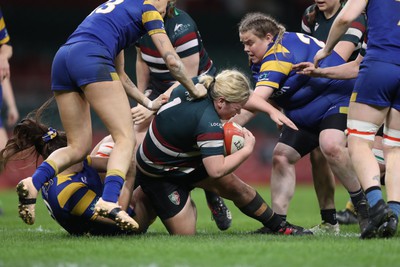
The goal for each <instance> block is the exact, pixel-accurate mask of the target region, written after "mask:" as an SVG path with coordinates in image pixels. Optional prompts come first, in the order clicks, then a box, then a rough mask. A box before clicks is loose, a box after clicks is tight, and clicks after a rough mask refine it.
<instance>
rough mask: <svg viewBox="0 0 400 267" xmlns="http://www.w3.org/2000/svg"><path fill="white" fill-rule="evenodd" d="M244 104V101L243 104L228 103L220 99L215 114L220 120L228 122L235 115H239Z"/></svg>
mask: <svg viewBox="0 0 400 267" xmlns="http://www.w3.org/2000/svg"><path fill="white" fill-rule="evenodd" d="M244 104H246V101H243V102H229V101H226V100H225V99H221V100H220V101H219V103H218V104H217V105H218V108H217V113H218V115H219V117H220V118H221V120H224V121H225V120H229V119H231V118H233V117H234V116H235V115H236V114H240V110H241V109H242V107H243V105H244Z"/></svg>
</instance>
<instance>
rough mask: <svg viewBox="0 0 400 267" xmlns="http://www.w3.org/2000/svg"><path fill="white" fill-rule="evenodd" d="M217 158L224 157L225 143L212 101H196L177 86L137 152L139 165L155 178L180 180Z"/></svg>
mask: <svg viewBox="0 0 400 267" xmlns="http://www.w3.org/2000/svg"><path fill="white" fill-rule="evenodd" d="M195 80H196V79H195ZM214 155H224V142H223V131H222V124H221V120H220V118H219V116H218V114H217V112H216V110H215V108H214V103H213V101H212V100H211V99H210V98H202V99H198V100H193V99H192V98H191V97H190V95H189V93H188V91H187V90H186V89H185V88H184V87H183V86H182V85H180V86H178V87H177V88H176V89H174V91H173V92H172V94H171V97H170V101H169V102H168V103H167V104H165V105H164V106H162V107H161V108H160V110H159V111H158V112H157V115H156V116H155V118H154V119H153V121H152V123H151V125H150V127H149V130H148V132H147V134H146V137H145V139H144V141H143V143H142V144H141V145H140V147H139V149H138V152H137V163H138V165H139V166H140V167H141V168H142V169H143V170H145V171H146V172H148V173H150V174H153V175H154V176H163V177H181V176H186V175H187V174H190V173H192V172H193V171H194V170H196V169H197V168H199V167H202V166H203V163H202V159H203V158H205V157H209V156H214ZM204 178H205V177H204Z"/></svg>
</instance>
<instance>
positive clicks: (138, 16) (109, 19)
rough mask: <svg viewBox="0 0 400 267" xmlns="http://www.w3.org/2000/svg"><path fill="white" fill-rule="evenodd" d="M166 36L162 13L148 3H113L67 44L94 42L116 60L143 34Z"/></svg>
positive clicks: (102, 8)
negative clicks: (164, 34)
mask: <svg viewBox="0 0 400 267" xmlns="http://www.w3.org/2000/svg"><path fill="white" fill-rule="evenodd" d="M160 32H163V33H165V30H164V23H163V19H162V17H161V15H160V13H159V12H158V11H157V9H156V8H155V7H154V6H153V5H152V4H151V3H150V2H148V1H143V0H110V1H108V2H105V3H103V4H101V5H100V6H99V7H97V8H96V9H95V10H94V11H93V12H92V13H90V14H89V15H88V16H87V17H86V18H85V20H84V21H83V22H82V23H81V24H80V25H79V26H78V28H77V29H76V30H75V32H73V33H72V35H71V36H70V37H69V38H68V40H67V44H71V43H76V42H81V41H93V42H97V43H100V44H102V45H104V46H106V48H107V50H109V52H110V54H111V55H112V57H113V58H115V57H116V55H117V54H118V53H119V52H120V51H121V50H122V49H125V48H127V47H129V46H130V45H132V44H134V43H135V42H136V41H137V40H138V39H139V38H140V37H141V36H142V35H144V34H145V33H149V35H152V34H155V33H160Z"/></svg>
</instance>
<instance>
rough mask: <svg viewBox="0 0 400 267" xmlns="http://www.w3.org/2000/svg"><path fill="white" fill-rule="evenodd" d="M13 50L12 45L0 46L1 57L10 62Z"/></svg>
mask: <svg viewBox="0 0 400 267" xmlns="http://www.w3.org/2000/svg"><path fill="white" fill-rule="evenodd" d="M12 54H13V48H12V46H11V45H8V44H3V45H1V46H0V57H4V58H5V59H7V60H9V59H10V58H11V57H12Z"/></svg>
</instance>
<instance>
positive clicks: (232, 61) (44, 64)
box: [0, 0, 314, 187]
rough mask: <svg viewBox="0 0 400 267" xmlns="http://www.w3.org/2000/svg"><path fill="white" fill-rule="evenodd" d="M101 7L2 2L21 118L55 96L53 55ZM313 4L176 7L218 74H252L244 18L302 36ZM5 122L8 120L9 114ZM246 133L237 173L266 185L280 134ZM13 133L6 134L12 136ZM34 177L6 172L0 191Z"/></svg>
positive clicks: (299, 0)
mask: <svg viewBox="0 0 400 267" xmlns="http://www.w3.org/2000/svg"><path fill="white" fill-rule="evenodd" d="M102 2H104V1H103V0H83V1H82V0H68V1H66V0H61V1H50V0H36V1H31V0H2V1H1V8H2V11H3V15H4V18H5V22H6V26H7V29H8V31H9V34H10V36H11V45H12V46H13V49H14V54H13V57H12V59H11V61H10V65H11V82H12V85H13V89H14V94H15V99H16V102H17V106H18V109H19V112H20V116H21V118H23V117H25V115H26V114H27V113H28V112H30V111H32V110H33V109H35V108H38V107H39V106H40V105H41V104H42V103H43V102H44V101H45V100H47V99H48V98H49V97H51V96H52V93H51V91H50V71H51V63H52V59H53V56H54V54H55V52H56V51H57V49H58V47H59V46H60V45H62V44H63V43H64V42H65V41H66V38H67V37H68V36H69V35H70V34H71V33H72V32H73V31H74V30H75V28H76V27H77V26H78V24H79V23H80V22H81V21H82V20H83V18H84V17H85V16H87V15H88V14H89V13H90V12H91V11H92V10H93V9H94V8H95V7H97V6H98V5H99V4H101V3H102ZM312 3H314V1H313V0H178V1H177V6H178V7H179V8H181V9H183V10H185V11H187V12H188V13H189V14H190V15H191V16H192V18H193V19H194V20H195V21H196V23H197V26H198V28H199V30H200V32H201V35H202V39H203V43H204V44H205V47H206V49H207V51H208V53H209V54H210V56H211V58H212V59H213V61H214V63H215V64H216V66H217V68H218V69H222V68H227V67H236V68H238V69H240V70H242V71H245V72H247V73H249V70H248V61H247V56H246V54H245V53H244V52H243V46H242V44H241V43H240V41H239V37H238V31H237V24H238V23H239V21H240V19H241V18H242V16H243V15H244V14H246V13H247V12H250V11H261V12H264V13H267V14H270V15H272V16H273V17H275V18H276V19H277V20H278V21H280V22H281V23H283V24H284V25H285V27H286V29H287V30H288V31H293V32H299V31H300V28H301V16H302V14H303V12H304V10H305V9H306V8H307V7H308V6H309V5H311V4H312ZM125 54H126V68H127V73H128V74H129V75H130V77H131V79H132V81H135V80H136V77H135V59H136V52H135V49H134V47H132V48H131V49H128V50H126V53H125ZM134 104H135V103H132V105H134ZM55 112H56V110H55ZM50 114H51V115H52V116H50V117H49V118H48V120H50V121H51V123H53V124H54V126H55V127H61V126H60V123H59V121H58V115H54V114H56V113H52V112H50ZM2 116H3V118H4V117H5V111H3V112H2ZM93 127H94V129H95V131H96V136H98V138H100V137H102V136H104V135H105V134H106V133H105V130H104V127H103V126H102V124H101V122H100V121H99V120H98V119H97V118H96V117H95V116H94V117H93ZM248 128H250V130H252V132H253V133H254V134H255V135H256V137H257V145H256V151H255V153H254V155H253V157H252V158H250V159H249V160H247V162H246V163H245V164H244V166H242V167H241V169H240V170H239V172H242V173H243V174H242V176H243V178H244V179H245V180H246V179H247V180H249V181H250V182H254V183H267V182H269V178H268V177H269V175H270V160H271V154H272V149H273V147H274V145H275V143H276V137H277V134H278V132H277V129H276V126H275V125H274V124H273V123H272V122H271V121H270V120H269V119H268V118H266V117H265V116H264V115H259V116H258V117H257V118H256V119H255V120H253V121H252V122H251V123H250V124H249V125H248ZM11 130H12V129H8V131H9V132H11ZM308 162H309V161H308V160H307V159H303V160H302V161H301V162H300V163H299V164H298V173H297V177H298V181H305V182H307V181H310V180H311V174H310V169H309V166H308V164H309V163H308ZM244 170H246V171H244ZM30 172H31V169H30V168H25V169H24V171H21V170H20V169H17V168H13V169H12V170H6V172H5V173H3V174H1V175H0V187H4V186H15V184H16V182H15V181H18V180H20V179H21V178H23V176H24V174H25V173H26V174H29V173H30ZM21 176H22V177H21Z"/></svg>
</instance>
